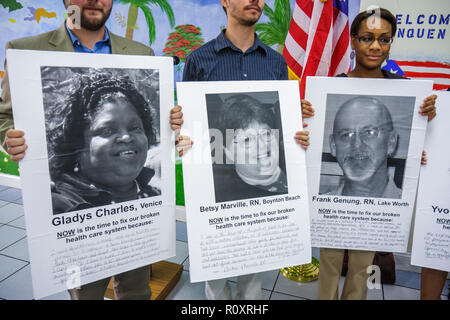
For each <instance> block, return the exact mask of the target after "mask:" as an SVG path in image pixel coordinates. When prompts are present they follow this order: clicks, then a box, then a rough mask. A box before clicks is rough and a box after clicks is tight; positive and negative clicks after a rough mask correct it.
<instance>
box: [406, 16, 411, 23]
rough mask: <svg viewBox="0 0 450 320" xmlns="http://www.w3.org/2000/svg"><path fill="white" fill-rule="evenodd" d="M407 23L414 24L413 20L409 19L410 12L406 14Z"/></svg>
mask: <svg viewBox="0 0 450 320" xmlns="http://www.w3.org/2000/svg"><path fill="white" fill-rule="evenodd" d="M406 24H412V22H411V21H409V14H408V15H406Z"/></svg>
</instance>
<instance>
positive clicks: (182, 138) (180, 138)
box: [175, 136, 193, 145]
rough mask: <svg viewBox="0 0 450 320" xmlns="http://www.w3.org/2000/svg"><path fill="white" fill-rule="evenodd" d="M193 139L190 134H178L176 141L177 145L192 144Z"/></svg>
mask: <svg viewBox="0 0 450 320" xmlns="http://www.w3.org/2000/svg"><path fill="white" fill-rule="evenodd" d="M192 143H193V141H192V140H191V138H190V137H189V136H178V137H177V141H176V142H175V144H176V145H179V144H180V145H187V144H192Z"/></svg>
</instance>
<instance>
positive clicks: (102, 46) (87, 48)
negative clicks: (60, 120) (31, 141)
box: [0, 0, 153, 160]
mask: <svg viewBox="0 0 450 320" xmlns="http://www.w3.org/2000/svg"><path fill="white" fill-rule="evenodd" d="M112 1H113V0H63V3H64V6H65V7H66V8H67V11H68V12H67V15H68V19H67V21H65V22H64V23H63V24H62V25H61V26H60V27H59V28H58V29H56V30H53V31H50V32H46V33H42V34H39V35H37V36H33V37H26V38H21V39H17V40H13V41H10V42H8V43H7V44H6V49H24V50H44V51H67V52H84V53H103V54H110V53H112V54H132V55H153V50H152V49H151V48H149V47H147V46H145V45H143V44H141V43H138V42H135V41H132V40H128V39H125V38H123V37H120V36H117V35H115V34H113V33H111V32H109V30H107V28H106V27H105V22H106V21H107V20H108V18H109V15H110V14H111V9H112ZM77 7H78V8H77ZM78 9H79V10H78ZM78 14H79V15H80V17H78V16H77V15H78ZM1 98H2V101H1V102H0V142H1V143H2V146H3V147H4V148H5V149H6V148H7V147H6V136H5V134H6V132H7V131H8V130H9V129H11V128H13V127H14V123H13V118H12V108H11V96H10V90H9V82H8V72H7V68H6V61H5V76H4V77H3V79H2V97H1ZM8 135H9V137H10V138H21V136H22V135H23V133H22V131H19V130H13V131H10V133H9V134H8ZM10 143H14V144H15V145H14V146H16V145H17V146H20V147H18V148H19V149H17V150H13V151H14V153H16V154H21V157H23V153H22V152H23V151H24V149H25V148H26V145H24V144H23V142H22V141H21V140H20V141H15V140H11V142H10ZM9 146H10V147H14V146H12V145H9ZM13 160H20V159H14V157H13Z"/></svg>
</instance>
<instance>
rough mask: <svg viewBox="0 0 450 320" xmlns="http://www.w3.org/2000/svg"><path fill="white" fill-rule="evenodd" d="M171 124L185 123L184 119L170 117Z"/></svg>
mask: <svg viewBox="0 0 450 320" xmlns="http://www.w3.org/2000/svg"><path fill="white" fill-rule="evenodd" d="M170 124H173V125H182V124H183V119H170Z"/></svg>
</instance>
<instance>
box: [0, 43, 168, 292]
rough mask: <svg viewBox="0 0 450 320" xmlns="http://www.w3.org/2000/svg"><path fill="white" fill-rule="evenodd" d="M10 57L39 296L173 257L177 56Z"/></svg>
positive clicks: (20, 52)
mask: <svg viewBox="0 0 450 320" xmlns="http://www.w3.org/2000/svg"><path fill="white" fill-rule="evenodd" d="M7 59H8V68H9V71H10V72H9V74H10V84H11V96H12V105H13V112H14V123H15V127H16V128H17V129H22V130H24V131H25V137H26V142H27V144H28V149H27V151H26V157H25V158H24V159H23V160H22V161H21V162H20V172H21V183H22V190H23V202H24V210H25V221H26V229H27V238H28V247H29V253H30V260H31V273H32V281H33V292H34V296H35V298H41V297H44V296H47V295H51V294H53V293H56V292H60V291H64V290H67V289H69V288H74V287H78V286H80V285H83V284H86V283H90V282H93V281H96V280H99V279H103V278H106V277H109V276H112V275H115V274H119V273H122V272H125V271H129V270H133V269H136V268H138V267H142V266H145V265H148V264H151V263H154V262H157V261H160V260H163V259H166V258H169V257H172V256H174V255H175V204H174V201H175V195H174V190H175V186H174V181H175V178H174V163H173V161H171V159H172V157H171V154H173V151H174V150H173V147H172V145H173V142H171V129H170V127H169V124H168V121H167V119H169V110H170V108H171V107H172V105H173V89H172V88H173V86H172V84H173V70H172V68H173V62H172V59H171V58H157V57H147V56H128V55H127V56H120V55H93V54H73V53H61V52H57V53H55V52H43V51H26V50H8V52H7Z"/></svg>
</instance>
